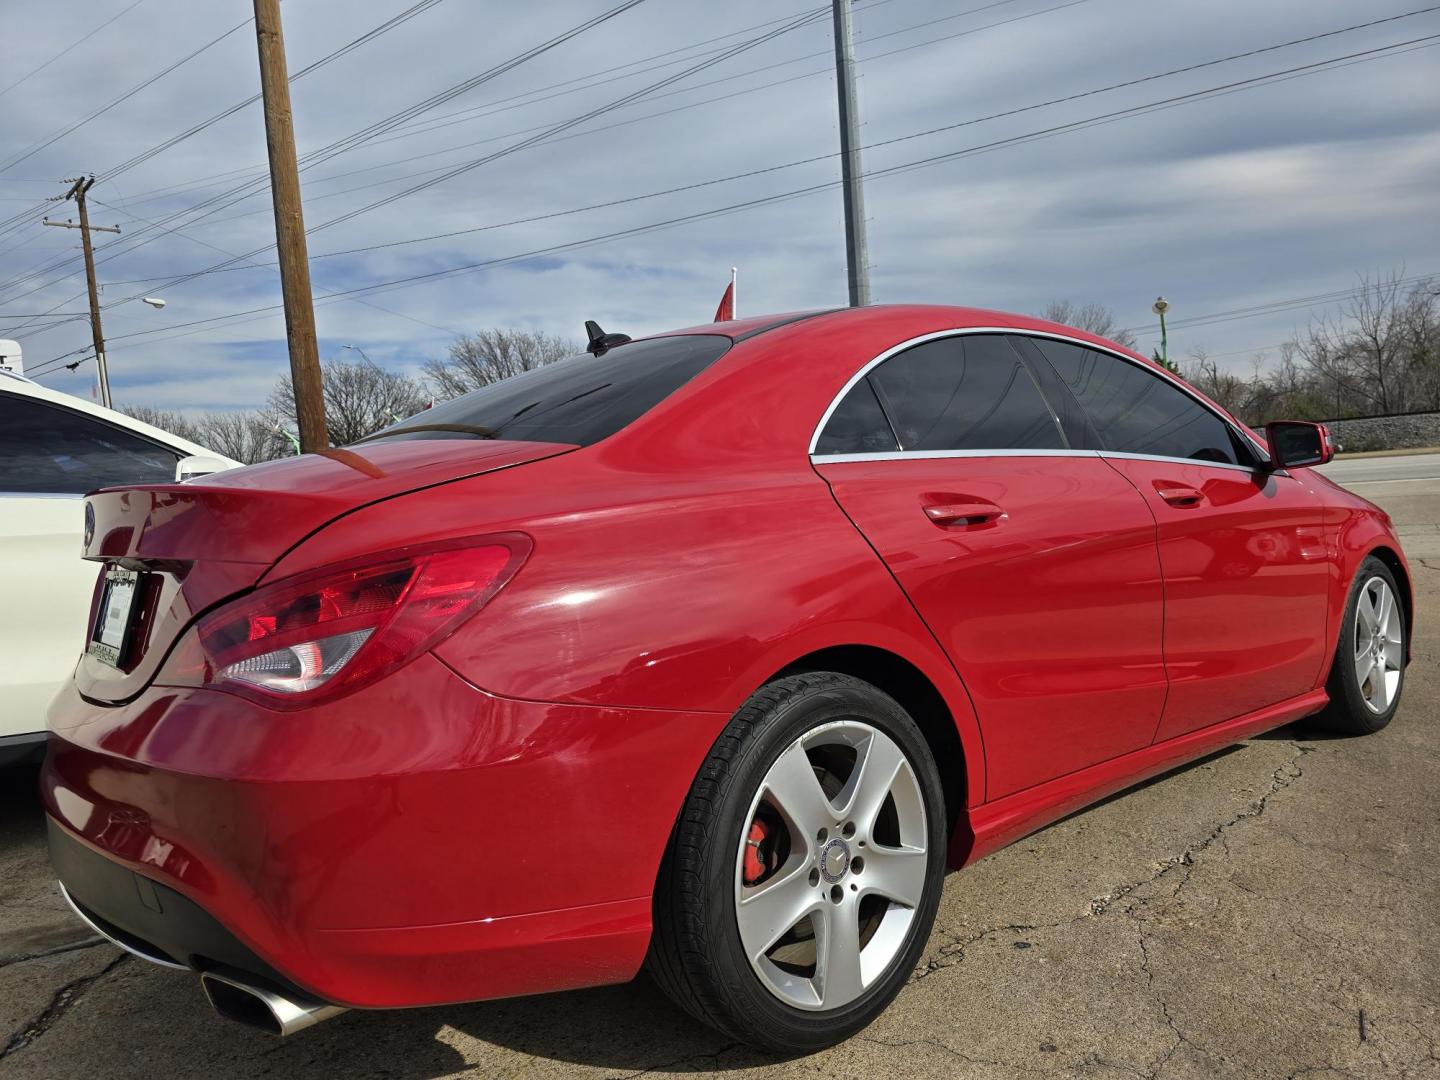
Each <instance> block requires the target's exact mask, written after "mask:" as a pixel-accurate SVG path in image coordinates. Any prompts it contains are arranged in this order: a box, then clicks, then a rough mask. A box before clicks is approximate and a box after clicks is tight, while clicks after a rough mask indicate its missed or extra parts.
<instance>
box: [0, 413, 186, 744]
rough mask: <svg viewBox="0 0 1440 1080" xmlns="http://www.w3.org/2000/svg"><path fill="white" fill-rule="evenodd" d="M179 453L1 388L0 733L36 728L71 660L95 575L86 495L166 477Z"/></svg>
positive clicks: (80, 643) (170, 476) (41, 723)
mask: <svg viewBox="0 0 1440 1080" xmlns="http://www.w3.org/2000/svg"><path fill="white" fill-rule="evenodd" d="M180 456H181V455H180V454H179V453H177V452H175V451H172V450H170V449H168V448H166V447H162V446H160V445H159V444H158V443H154V442H151V441H150V440H149V439H144V438H141V437H140V436H138V435H136V434H134V433H132V432H128V431H125V430H123V429H121V428H119V427H117V426H115V425H113V424H107V423H105V422H104V421H102V420H100V419H98V418H92V417H90V416H86V415H85V414H83V413H80V412H78V411H74V410H71V409H66V408H63V407H60V406H57V405H52V404H50V403H48V402H43V401H39V400H37V399H35V398H31V397H27V396H25V395H24V394H16V393H12V392H9V391H0V568H3V572H0V611H3V612H4V613H5V617H4V618H3V619H0V736H5V735H20V734H28V733H31V732H35V731H41V730H43V729H44V727H45V709H46V707H47V706H48V705H49V703H50V699H51V698H52V697H53V696H54V694H55V691H56V690H57V689H58V688H59V686H60V684H61V682H62V681H63V680H64V679H65V678H66V677H67V676H68V675H69V674H70V671H71V669H72V668H73V667H74V666H75V658H76V656H77V655H78V654H79V652H80V649H81V648H82V646H83V644H84V641H85V624H86V619H87V618H88V615H89V611H90V597H91V593H92V592H93V589H94V585H95V576H96V573H97V569H96V565H95V564H94V563H90V562H85V561H84V560H83V559H81V558H80V549H81V535H82V532H83V529H84V516H83V515H84V502H83V500H82V498H81V496H83V495H84V493H85V492H87V491H91V490H93V489H94V488H97V487H104V486H106V485H109V484H121V483H147V482H148V483H156V482H165V481H171V480H174V479H175V465H176V462H177V461H178V460H179V459H180Z"/></svg>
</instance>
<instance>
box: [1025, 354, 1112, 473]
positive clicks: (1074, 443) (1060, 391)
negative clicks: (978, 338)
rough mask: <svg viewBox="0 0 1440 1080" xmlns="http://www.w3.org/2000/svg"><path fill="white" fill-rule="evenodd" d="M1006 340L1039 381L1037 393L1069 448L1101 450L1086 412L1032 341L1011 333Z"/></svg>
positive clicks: (1101, 447) (1100, 443) (1102, 445)
mask: <svg viewBox="0 0 1440 1080" xmlns="http://www.w3.org/2000/svg"><path fill="white" fill-rule="evenodd" d="M1008 340H1009V342H1010V344H1011V345H1013V346H1015V348H1016V349H1017V350H1018V351H1019V353H1020V355H1021V356H1023V357H1024V358H1025V364H1026V367H1027V368H1028V369H1029V371H1030V374H1032V375H1034V376H1035V381H1036V382H1037V383H1039V384H1040V392H1041V393H1042V394H1044V395H1045V400H1046V401H1048V402H1049V403H1050V407H1051V408H1053V409H1054V410H1055V416H1056V418H1057V419H1058V420H1059V421H1060V430H1061V431H1063V432H1065V439H1066V441H1067V442H1068V443H1069V444H1070V449H1072V450H1100V449H1103V448H1104V446H1105V444H1104V443H1103V442H1102V441H1101V439H1100V435H1099V433H1098V432H1096V430H1095V425H1094V424H1093V423H1091V421H1090V417H1089V415H1087V414H1086V412H1085V410H1084V409H1082V408H1081V407H1080V402H1078V401H1076V400H1075V395H1074V394H1072V393H1071V392H1070V388H1069V387H1068V386H1066V385H1065V380H1064V379H1062V378H1060V376H1059V374H1058V373H1057V372H1056V371H1055V369H1054V368H1053V367H1051V366H1050V364H1049V363H1048V362H1047V361H1046V359H1045V357H1044V355H1043V354H1042V353H1041V352H1040V351H1039V350H1038V349H1036V347H1035V343H1034V342H1033V341H1032V340H1031V339H1030V338H1027V337H1019V336H1017V335H1014V334H1012V335H1010V336H1009V338H1008Z"/></svg>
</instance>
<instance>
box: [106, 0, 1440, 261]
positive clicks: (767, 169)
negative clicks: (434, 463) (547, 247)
mask: <svg viewBox="0 0 1440 1080" xmlns="http://www.w3.org/2000/svg"><path fill="white" fill-rule="evenodd" d="M1433 10H1440V5H1436V6H1435V7H1432V8H1428V9H1422V12H1416V13H1414V14H1419V13H1423V11H1433ZM1404 17H1406V16H1393V17H1390V18H1386V19H1377V20H1372V21H1370V22H1364V23H1357V24H1355V25H1352V26H1346V27H1340V28H1338V29H1334V30H1328V31H1324V32H1322V33H1316V34H1310V35H1307V36H1305V37H1300V38H1294V39H1291V40H1289V41H1283V42H1278V43H1276V44H1273V45H1266V46H1263V47H1260V48H1255V49H1249V50H1246V51H1244V52H1238V53H1232V54H1230V55H1228V56H1222V57H1217V58H1215V59H1212V60H1205V61H1202V62H1199V63H1195V64H1188V65H1185V66H1183V67H1178V68H1171V69H1169V70H1167V71H1160V72H1155V73H1153V74H1149V75H1144V76H1140V77H1138V78H1134V79H1127V80H1124V81H1122V82H1117V83H1110V84H1108V85H1106V86H1099V87H1095V88H1092V89H1089V90H1083V91H1079V92H1077V93H1074V94H1067V95H1064V96H1062V97H1058V98H1050V99H1048V100H1046V101H1040V102H1035V103H1032V104H1029V105H1023V106H1019V107H1017V108H1013V109H1006V110H1003V111H1001V112H995V113H990V114H988V115H985V116H979V117H974V118H971V119H968V120H962V121H959V122H957V123H953V124H945V125H942V126H940V127H934V128H927V129H925V130H922V131H916V132H911V133H910V134H907V135H901V136H898V137H895V138H891V139H882V140H878V141H876V142H871V143H866V144H865V145H864V146H862V147H860V149H861V150H863V151H867V152H868V151H870V150H876V149H881V148H884V147H887V146H894V145H896V144H898V143H902V142H906V141H909V140H912V139H918V138H925V137H928V136H931V135H937V134H942V133H945V132H949V131H955V130H958V129H960V128H964V127H970V126H974V125H976V124H982V123H986V122H988V121H991V120H999V119H1005V118H1008V117H1013V116H1019V115H1022V114H1024V113H1027V112H1033V111H1035V110H1038V109H1043V108H1048V107H1051V106H1054V105H1060V104H1066V103H1069V102H1074V101H1079V100H1082V99H1084V98H1088V97H1094V96H1096V95H1098V94H1103V93H1108V92H1111V91H1114V90H1120V89H1128V88H1131V87H1135V86H1139V85H1142V84H1144V83H1148V82H1154V81H1156V80H1158V79H1164V78H1170V77H1173V76H1175V75H1180V74H1187V73H1190V72H1194V71H1199V70H1203V69H1205V68H1210V67H1215V66H1217V65H1220V64H1223V63H1228V62H1232V61H1235V60H1241V59H1248V58H1251V57H1254V56H1259V55H1263V54H1265V53H1270V52H1275V51H1277V50H1280V49H1284V48H1288V47H1292V46H1295V45H1301V44H1308V43H1311V42H1315V41H1319V40H1322V39H1325V38H1330V37H1335V36H1337V35H1340V34H1345V33H1350V32H1352V31H1355V30H1361V29H1365V28H1368V27H1371V26H1375V25H1378V24H1380V23H1385V22H1392V21H1395V19H1399V18H1404ZM710 100H721V99H710ZM685 107H688V106H685ZM652 115H653V114H652ZM616 126H618V125H616ZM599 130H605V129H599ZM836 156H837V155H836V154H835V153H833V152H831V153H825V154H817V155H814V156H811V157H806V158H798V159H796V160H793V161H786V162H781V163H780V164H777V165H769V166H764V167H762V168H758V169H749V170H746V171H744V172H739V173H733V174H731V175H728V176H720V177H712V178H710V179H706V180H700V181H696V182H694V183H690V184H680V185H677V186H674V187H669V188H664V189H662V190H659V191H651V192H646V193H643V194H639V195H630V196H624V197H622V198H618V199H610V200H606V201H604V202H598V203H591V204H588V205H584V206H578V207H571V208H569V209H565V210H556V211H550V212H547V213H542V214H535V215H531V216H527V217H521V218H513V219H510V220H508V221H501V222H494V223H491V224H487V225H478V226H474V227H471V228H466V229H455V230H450V231H447V232H442V233H435V234H431V235H427V236H417V237H408V238H406V239H403V240H393V241H389V242H385V243H379V244H368V245H364V246H361V247H355V248H347V249H343V250H338V251H327V252H321V253H318V254H315V255H313V256H311V258H312V260H316V259H330V258H337V257H341V256H346V255H357V254H365V253H369V252H372V251H381V250H385V249H389V248H396V247H407V246H410V245H413V244H420V243H428V242H430V241H434V240H444V239H453V238H454V237H457V236H466V235H471V234H474V233H480V232H489V231H492V230H495V229H500V228H506V227H508V226H513V225H525V224H532V223H534V222H539V221H548V220H552V219H554V218H558V217H567V216H570V215H573V214H579V213H586V212H589V211H592V210H600V209H608V208H611V207H615V206H622V205H626V204H629V203H634V202H641V201H644V200H647V199H653V198H658V197H661V196H665V195H674V194H679V193H683V192H687V191H695V190H698V189H701V188H706V187H713V186H715V185H718V184H724V183H730V182H733V181H736V180H744V179H750V178H752V177H756V176H762V175H766V174H769V173H773V172H779V171H782V170H785V169H791V168H796V167H798V166H803V165H810V164H815V163H818V162H822V161H828V160H830V159H832V158H834V157H836ZM224 220H231V219H224ZM210 246H212V247H213V245H210ZM235 269H241V268H235ZM208 272H216V273H218V272H221V271H219V270H214V271H206V270H199V271H194V273H196V274H204V273H208ZM172 277H173V275H162V276H157V277H152V278H135V279H130V280H124V281H116V282H111V283H110V284H112V285H130V284H145V283H149V282H154V281H162V280H170V279H171V278H172Z"/></svg>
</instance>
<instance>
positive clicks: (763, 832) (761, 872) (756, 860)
mask: <svg viewBox="0 0 1440 1080" xmlns="http://www.w3.org/2000/svg"><path fill="white" fill-rule="evenodd" d="M769 839H770V827H769V826H768V825H766V824H765V823H764V822H763V821H761V820H760V819H759V818H756V819H755V820H754V821H752V822H751V823H750V832H749V834H748V835H747V836H746V837H745V875H744V881H745V884H746V885H754V884H755V883H756V882H757V881H759V880H760V879H761V878H762V877H764V876H765V871H766V870H767V869H769V868H768V867H767V866H766V865H765V856H766V855H767V854H768V852H765V853H762V851H761V847H762V845H764V843H765V842H766V841H767V840H769Z"/></svg>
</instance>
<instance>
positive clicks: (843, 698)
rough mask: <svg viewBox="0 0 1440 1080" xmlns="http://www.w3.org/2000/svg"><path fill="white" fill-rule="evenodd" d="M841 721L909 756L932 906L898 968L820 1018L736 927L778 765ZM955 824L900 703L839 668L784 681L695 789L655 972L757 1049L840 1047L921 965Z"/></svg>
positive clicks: (749, 710)
mask: <svg viewBox="0 0 1440 1080" xmlns="http://www.w3.org/2000/svg"><path fill="white" fill-rule="evenodd" d="M841 719H845V720H859V721H861V722H863V723H864V724H867V725H869V726H870V727H873V728H875V729H876V730H878V731H881V732H883V733H884V734H886V735H888V736H889V737H890V738H891V739H892V740H893V741H894V742H895V744H897V745H898V747H899V748H900V750H901V751H902V753H903V754H904V756H905V758H906V759H907V761H908V763H909V765H910V768H911V771H912V772H913V774H914V776H915V779H916V781H917V786H918V787H919V790H920V794H921V799H922V801H923V805H924V811H925V813H924V834H925V835H926V849H925V850H926V852H927V853H928V854H927V865H926V867H925V876H924V887H923V894H922V898H921V900H920V902H919V903H918V904H917V905H916V906H915V907H914V908H913V911H914V915H913V918H912V919H911V922H910V926H909V930H908V939H907V940H905V941H904V942H903V944H902V945H900V946H899V948H898V949H897V951H896V952H895V954H894V959H893V960H892V961H891V964H890V967H889V968H888V969H887V970H886V971H885V972H884V974H883V975H881V976H879V977H877V978H875V979H874V981H873V983H872V984H871V985H869V986H868V987H866V988H865V989H864V991H863V993H861V994H860V996H859V997H858V998H856V999H855V1000H853V1001H851V1002H850V1003H849V1004H847V1005H843V1006H840V1007H838V1008H835V1009H833V1010H830V1011H825V1012H818V1011H808V1010H803V1009H800V1008H797V1007H795V1006H793V1005H791V1004H789V1003H787V1002H785V1001H782V1000H781V999H780V998H779V997H777V996H776V995H775V994H773V993H772V992H771V991H770V990H769V989H768V988H767V987H766V985H765V984H764V982H762V980H761V978H760V977H759V976H758V975H757V974H756V972H755V970H754V969H753V968H752V967H751V966H750V963H749V961H748V960H747V959H746V955H745V952H744V949H743V948H742V946H741V940H740V930H739V927H738V923H737V905H736V880H735V876H736V873H737V868H736V853H737V850H738V846H739V843H740V840H741V837H742V830H745V829H747V828H749V826H750V821H749V815H750V813H751V805H752V803H753V801H754V800H755V799H756V798H757V794H758V792H759V791H760V790H761V784H762V782H763V781H764V779H765V777H766V775H767V772H768V771H769V769H770V767H771V766H772V765H773V764H774V763H775V761H776V760H777V759H778V758H779V756H780V755H781V754H782V753H783V752H784V751H785V750H786V749H787V748H788V747H789V746H790V745H791V744H792V743H793V742H794V741H795V740H796V739H798V738H799V737H800V736H801V735H802V734H804V733H805V732H807V731H810V730H812V729H814V728H816V727H818V726H820V725H822V724H826V723H828V722H830V721H834V720H841ZM947 828H948V819H947V817H946V812H945V800H944V794H943V788H942V786H941V782H940V776H939V773H938V771H937V769H936V766H935V762H934V760H933V758H932V756H931V754H930V750H929V747H928V745H927V744H926V742H925V738H924V736H923V735H922V734H921V732H920V729H919V727H918V726H917V725H916V724H915V721H914V720H912V719H911V718H910V716H909V715H908V714H907V713H906V712H905V710H904V709H902V708H901V707H900V706H899V705H898V704H897V703H896V702H895V701H894V699H892V698H890V697H889V696H888V695H886V694H884V693H882V692H881V691H880V690H878V689H876V688H875V687H874V686H871V685H870V684H868V683H865V682H862V681H860V680H859V679H855V678H852V677H850V676H848V675H841V674H838V673H835V672H814V673H806V674H801V675H792V676H788V677H786V678H782V679H778V680H776V681H775V682H773V683H770V684H768V685H767V686H765V687H763V688H762V689H760V690H759V691H757V692H756V693H755V694H754V695H753V696H752V697H751V698H750V700H749V701H747V702H746V703H745V705H744V706H742V707H741V709H740V710H739V712H737V713H736V714H735V716H734V718H733V719H732V720H731V721H730V724H729V725H728V726H727V727H726V729H725V731H724V732H723V733H722V734H721V736H720V738H719V739H718V740H717V741H716V743H715V746H714V748H713V749H712V750H711V752H710V756H709V757H708V758H707V759H706V761H705V764H704V765H703V766H702V767H701V770H700V774H699V776H698V777H697V778H696V780H695V783H694V784H693V785H692V787H691V789H690V794H689V796H688V798H687V799H686V802H685V806H684V808H683V809H682V811H681V814H680V817H679V820H678V821H677V823H676V825H675V830H674V832H673V833H672V835H671V839H670V844H669V847H668V849H667V851H666V854H665V858H664V860H663V863H662V866H661V871H660V876H659V881H658V882H657V887H656V892H655V928H654V934H653V938H652V942H651V947H650V955H649V958H648V960H647V966H648V968H649V971H650V973H651V975H652V977H653V978H654V980H655V982H656V983H657V984H658V985H659V986H660V988H661V989H662V990H664V991H665V992H666V994H668V995H669V996H670V997H671V998H673V999H674V1000H675V1001H676V1002H677V1003H678V1004H679V1005H680V1006H681V1007H683V1008H684V1009H685V1010H686V1011H688V1012H689V1013H691V1014H692V1015H694V1016H695V1017H696V1018H698V1019H699V1020H701V1021H703V1022H704V1023H706V1024H709V1025H710V1026H712V1027H714V1028H717V1029H718V1030H720V1031H721V1032H723V1033H725V1034H726V1035H728V1036H730V1037H731V1038H734V1039H736V1040H738V1041H741V1042H745V1043H748V1044H750V1045H751V1046H754V1047H756V1048H759V1049H762V1050H765V1051H768V1052H771V1053H777V1054H784V1055H793V1054H804V1053H811V1052H814V1051H817V1050H821V1049H823V1048H825V1047H827V1046H831V1045H833V1044H835V1043H837V1042H840V1041H842V1040H844V1039H846V1038H848V1037H849V1036H850V1035H852V1034H854V1033H855V1032H857V1031H859V1030H860V1029H862V1028H863V1027H865V1026H866V1025H867V1024H869V1023H870V1022H871V1021H872V1020H874V1019H875V1017H876V1016H878V1015H879V1014H880V1012H881V1011H883V1010H884V1008H885V1006H886V1005H888V1004H889V1003H890V1001H891V1000H892V999H893V998H894V997H895V995H896V994H897V993H899V991H900V988H901V987H902V986H903V985H904V984H905V981H906V979H907V978H908V977H909V975H910V974H911V972H912V971H913V970H914V968H915V966H916V964H917V963H918V962H919V958H920V954H921V952H922V950H923V949H924V947H925V942H926V940H927V938H928V937H929V934H930V928H931V926H932V924H933V923H934V919H935V911H936V909H937V907H938V906H939V901H940V891H941V887H942V884H943V879H944V874H945V853H946V844H947V842H948V839H949V837H948V835H947Z"/></svg>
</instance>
